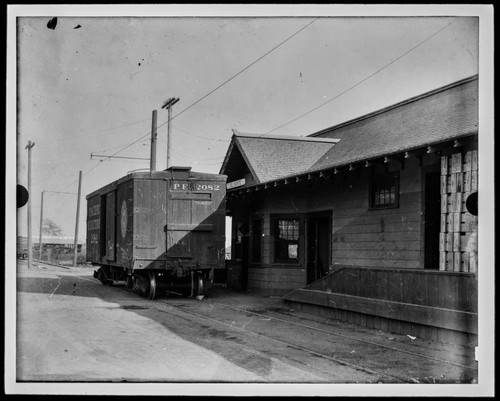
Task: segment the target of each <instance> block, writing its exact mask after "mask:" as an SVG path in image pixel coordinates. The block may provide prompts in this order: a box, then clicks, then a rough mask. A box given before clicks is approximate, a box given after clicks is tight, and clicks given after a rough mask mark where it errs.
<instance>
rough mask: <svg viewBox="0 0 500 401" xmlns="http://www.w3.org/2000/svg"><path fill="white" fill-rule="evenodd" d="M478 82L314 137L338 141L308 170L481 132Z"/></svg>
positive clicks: (453, 86) (411, 101)
mask: <svg viewBox="0 0 500 401" xmlns="http://www.w3.org/2000/svg"><path fill="white" fill-rule="evenodd" d="M477 98H478V79H477V76H474V77H470V78H467V79H464V80H461V81H458V82H456V83H454V84H451V85H448V86H445V87H442V88H439V89H437V90H434V91H432V92H428V93H426V94H423V95H421V96H418V97H414V98H411V99H408V100H406V101H404V102H401V103H398V104H396V105H394V106H391V107H387V108H385V109H382V110H379V111H377V112H374V113H371V114H368V115H366V116H363V117H360V118H357V119H355V120H351V121H348V122H345V123H343V124H340V125H337V126H334V127H330V128H327V129H325V130H322V131H320V132H317V133H315V134H313V135H312V136H313V137H321V138H328V137H333V138H340V142H339V143H338V144H337V145H336V146H335V148H333V149H331V150H330V151H329V152H327V153H326V154H324V155H323V156H322V157H321V158H320V159H319V160H318V162H316V163H315V164H314V165H313V166H312V167H311V168H310V169H309V171H311V172H312V171H318V170H323V169H326V168H332V167H337V166H342V165H347V164H350V163H355V162H358V161H363V160H368V159H373V158H377V157H382V156H386V155H391V154H395V153H399V152H402V151H409V150H412V149H416V148H419V147H423V146H427V145H432V144H437V143H440V142H445V141H448V140H452V139H458V138H460V137H463V136H467V135H471V134H476V133H477V132H478V102H477Z"/></svg>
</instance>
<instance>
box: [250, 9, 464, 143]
mask: <svg viewBox="0 0 500 401" xmlns="http://www.w3.org/2000/svg"><path fill="white" fill-rule="evenodd" d="M455 20H456V18H455V19H453V20H452V21H451V22H450V23H449V24H447V25H446V26H444V27H443V28H441V29H439V30H438V31H436V32H435V33H433V34H432V35H431V36H429V37H427V38H426V39H424V40H422V41H421V42H419V43H418V44H417V45H415V46H413V47H412V48H411V49H409V50H407V51H406V52H405V53H403V54H402V55H400V56H398V57H396V58H395V59H394V60H392V61H391V62H390V63H388V64H386V65H384V66H383V67H381V68H379V69H378V70H377V71H375V72H373V73H372V74H370V75H368V76H367V77H365V78H363V79H362V80H361V81H359V82H357V83H356V84H354V85H352V86H351V87H349V88H348V89H346V90H344V91H343V92H341V93H339V94H338V95H336V96H334V97H333V98H331V99H330V100H327V101H326V102H323V103H322V104H320V105H319V106H317V107H315V108H313V109H311V110H309V111H307V112H305V113H304V114H301V115H300V116H298V117H296V118H294V119H292V120H290V121H288V122H286V123H284V124H281V125H280V126H279V127H276V128H274V129H272V130H270V131H267V132H265V133H264V134H261V135H259V136H263V135H267V134H270V133H271V132H274V131H276V130H278V129H280V128H283V127H286V126H287V125H289V124H291V123H293V122H295V121H297V120H300V119H301V118H303V117H305V116H307V115H309V114H311V113H312V112H314V111H316V110H318V109H319V108H321V107H323V106H326V105H327V104H328V103H330V102H332V101H334V100H335V99H338V98H339V97H340V96H342V95H344V94H346V93H347V92H349V91H351V90H352V89H354V88H356V87H357V86H359V85H361V84H362V83H364V82H366V81H367V80H368V79H370V78H372V77H373V76H375V75H377V74H378V73H379V72H381V71H383V70H385V69H386V68H388V67H390V66H391V65H392V64H394V63H395V62H397V61H398V60H400V59H401V58H403V57H404V56H406V55H407V54H409V53H411V52H412V51H413V50H415V49H416V48H417V47H419V46H421V45H422V44H424V43H425V42H427V41H428V40H430V39H432V38H433V37H434V36H436V35H437V34H439V33H440V32H441V31H443V30H445V29H446V28H448V27H449V26H450V25H451V24H453V23H454V22H455Z"/></svg>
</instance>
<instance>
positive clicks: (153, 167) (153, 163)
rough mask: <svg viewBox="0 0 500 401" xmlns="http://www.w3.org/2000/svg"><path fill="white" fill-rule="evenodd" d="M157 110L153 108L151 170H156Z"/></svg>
mask: <svg viewBox="0 0 500 401" xmlns="http://www.w3.org/2000/svg"><path fill="white" fill-rule="evenodd" d="M156 115H157V112H156V110H153V118H152V122H151V158H150V160H151V162H150V170H151V172H154V171H156V137H157V132H156Z"/></svg>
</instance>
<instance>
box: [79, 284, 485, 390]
mask: <svg viewBox="0 0 500 401" xmlns="http://www.w3.org/2000/svg"><path fill="white" fill-rule="evenodd" d="M75 277H78V276H75ZM78 278H81V279H83V280H86V281H94V280H89V279H88V278H85V277H78ZM114 288H115V289H116V290H118V291H120V292H121V291H124V292H127V293H131V290H129V289H127V288H125V287H121V286H117V287H114ZM138 299H141V298H138ZM141 301H144V302H147V307H148V308H151V309H158V310H159V311H162V312H164V313H168V310H165V309H164V306H168V307H169V308H175V309H176V310H178V311H180V312H182V313H184V314H187V315H190V316H194V317H196V318H197V319H202V320H206V321H210V322H213V323H216V324H218V325H223V326H226V327H228V328H230V329H231V330H239V331H241V332H244V333H247V334H251V335H253V336H258V337H260V338H262V339H265V340H267V341H274V342H277V343H279V344H281V345H284V346H286V347H289V348H293V349H295V350H300V351H302V352H304V353H307V354H308V355H314V356H316V357H320V358H323V359H325V360H328V361H330V362H333V363H335V364H338V365H342V366H346V367H349V368H351V369H354V370H357V371H360V372H364V373H368V374H371V375H374V376H377V377H380V378H387V379H389V380H388V381H391V382H397V383H419V382H422V380H423V379H422V378H420V379H416V378H414V377H411V376H408V375H404V374H399V373H388V372H387V371H383V370H381V369H374V368H372V367H370V366H369V365H370V361H369V360H368V361H366V362H364V363H356V362H353V360H352V358H349V357H347V358H346V357H338V356H335V355H334V356H332V355H328V354H326V353H324V352H322V351H319V350H318V349H314V347H312V346H304V345H301V344H300V343H298V342H297V341H290V340H287V339H284V338H279V333H276V334H275V333H273V334H272V335H271V334H269V333H265V332H263V331H262V330H261V331H260V332H259V330H256V329H251V328H248V324H235V322H234V321H232V320H231V319H230V321H227V319H224V318H221V317H217V316H214V313H209V310H212V311H213V309H214V308H217V309H219V310H222V309H224V310H229V311H232V312H234V313H239V314H245V315H246V316H249V315H250V316H255V317H258V318H260V319H264V320H268V321H269V322H270V324H271V323H273V324H278V323H279V324H280V325H285V326H287V327H289V328H290V329H289V331H293V330H297V329H298V328H300V329H302V330H308V331H313V332H317V333H321V334H322V335H324V336H328V337H329V338H332V339H335V338H338V339H342V340H348V341H350V342H355V343H358V344H363V345H365V346H368V347H372V348H373V349H379V350H380V349H383V350H386V351H390V352H394V353H400V354H402V355H403V357H402V359H404V357H405V356H406V357H411V358H416V359H417V360H421V361H428V362H432V363H433V364H438V366H442V367H443V370H446V369H450V368H451V369H454V370H455V372H457V370H460V371H462V372H465V373H464V374H465V376H466V377H470V378H472V380H474V378H476V379H477V367H476V366H471V365H467V364H463V363H458V362H456V361H452V360H448V359H444V358H440V357H436V356H431V355H426V354H423V353H419V352H415V351H410V350H408V349H401V348H398V347H394V346H389V345H387V344H383V343H380V342H373V341H368V340H366V339H363V338H357V337H354V336H349V335H346V334H342V333H339V332H335V331H332V330H328V329H325V328H322V327H317V326H313V325H310V324H306V323H303V322H297V321H294V320H292V319H287V318H284V317H281V316H274V315H273V314H271V313H261V312H256V311H252V310H249V309H244V308H239V307H237V306H232V305H227V304H224V303H220V302H217V301H209V302H201V303H199V302H198V301H197V302H196V304H194V303H190V304H189V305H188V306H186V305H185V302H184V301H185V300H183V299H182V301H181V298H177V299H175V298H174V299H168V300H167V299H161V298H160V299H158V300H156V301H154V302H151V301H147V300H143V299H141ZM172 301H174V302H172ZM179 302H183V303H182V304H179ZM193 305H199V306H203V307H202V308H201V311H200V310H198V311H194V310H193V308H192V306H193ZM371 362H373V361H371ZM434 366H435V365H434ZM401 371H404V369H401ZM426 379H427V381H424V382H425V383H438V382H442V383H449V381H447V378H446V377H444V378H443V377H437V378H436V377H432V376H430V377H429V378H426ZM436 379H437V380H436Z"/></svg>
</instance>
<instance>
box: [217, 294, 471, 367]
mask: <svg viewBox="0 0 500 401" xmlns="http://www.w3.org/2000/svg"><path fill="white" fill-rule="evenodd" d="M211 304H215V305H217V306H222V307H224V308H227V309H234V310H237V311H240V312H245V313H251V314H254V315H256V316H263V317H266V318H270V319H274V320H277V321H280V322H283V323H287V324H292V325H295V326H300V327H304V328H307V329H311V330H316V331H319V332H322V333H325V334H329V335H332V336H338V337H342V338H347V339H350V340H354V341H358V342H362V343H366V344H369V345H374V346H377V347H382V348H386V349H389V350H391V351H396V352H401V353H405V354H408V355H412V356H417V357H421V358H425V359H429V360H433V361H435V362H440V363H444V364H448V365H453V366H457V367H460V368H465V369H471V370H475V371H477V370H478V369H477V368H476V367H473V366H467V365H462V364H460V363H456V362H451V361H446V360H443V359H439V358H435V357H432V356H428V355H424V354H419V353H417V352H411V351H407V350H402V349H399V348H395V347H390V346H388V345H384V344H379V343H375V342H372V341H367V340H362V339H359V338H355V337H351V336H346V335H344V334H340V333H335V332H332V331H328V330H324V329H321V328H318V327H314V326H309V325H307V324H303V323H297V322H292V321H290V320H286V319H281V318H278V317H274V316H270V315H264V314H262V313H258V312H253V311H250V310H247V309H241V308H237V307H234V306H229V305H225V304H221V303H219V302H212V303H211Z"/></svg>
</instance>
